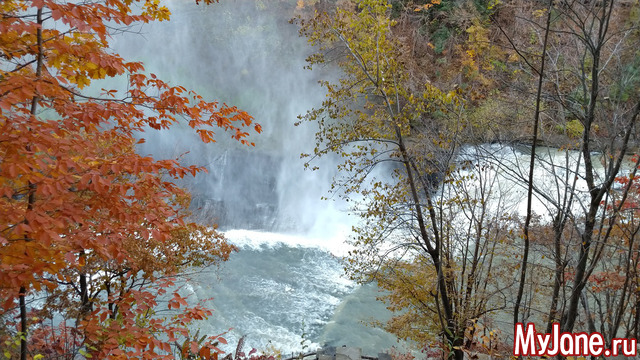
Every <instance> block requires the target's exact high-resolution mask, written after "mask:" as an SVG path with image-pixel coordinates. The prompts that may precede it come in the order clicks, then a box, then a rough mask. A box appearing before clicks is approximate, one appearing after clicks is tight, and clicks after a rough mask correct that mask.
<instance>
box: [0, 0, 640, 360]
mask: <svg viewBox="0 0 640 360" xmlns="http://www.w3.org/2000/svg"><path fill="white" fill-rule="evenodd" d="M225 1H230V0H225ZM223 2H224V1H223ZM241 2H242V3H245V2H248V3H255V6H256V8H260V9H272V10H273V11H276V12H283V13H285V14H286V15H287V16H288V17H290V18H291V24H293V25H291V26H295V27H296V29H298V30H299V34H300V36H301V37H302V38H304V39H306V41H308V43H309V44H310V46H311V49H312V50H311V53H310V54H309V55H308V57H307V66H306V67H307V68H308V69H309V71H311V72H314V73H315V74H318V75H317V76H318V77H319V79H320V80H319V84H318V86H319V87H321V88H322V91H323V92H324V94H325V96H324V100H323V101H322V102H321V103H318V104H316V105H314V106H313V107H312V108H309V109H307V111H306V112H305V113H302V114H300V115H299V116H298V119H297V122H295V125H296V126H299V127H303V126H308V125H312V126H313V128H314V129H315V131H316V132H315V143H314V144H313V145H312V146H311V148H309V150H308V151H307V152H305V153H303V154H301V157H302V159H303V160H304V167H306V168H307V170H308V171H310V172H313V171H316V170H317V169H318V168H319V167H322V166H326V165H327V162H322V159H327V158H329V159H338V160H337V161H335V169H334V170H335V174H336V175H335V176H334V177H333V179H332V181H331V183H330V184H327V185H329V186H330V189H331V190H330V191H329V193H328V194H326V197H327V198H328V199H341V201H344V202H345V203H348V204H350V209H349V210H350V213H351V214H353V215H355V216H356V217H357V218H358V220H359V221H358V224H357V225H355V226H353V228H352V231H351V233H350V234H349V236H348V239H347V244H346V245H345V246H348V247H349V249H350V251H349V252H348V254H346V255H345V257H344V259H343V264H344V271H345V274H346V276H347V277H348V278H349V279H351V280H352V281H355V282H357V283H362V284H369V283H373V284H376V285H377V286H378V287H379V288H380V289H381V290H384V292H382V293H381V295H380V300H381V301H383V302H384V303H385V304H386V306H387V308H388V309H389V310H391V311H392V313H393V316H392V317H391V319H390V320H388V321H380V322H377V323H376V324H373V325H374V326H379V327H381V328H383V329H385V330H386V331H388V332H389V333H391V334H393V335H394V336H395V337H397V338H398V339H400V340H405V341H407V342H408V343H410V344H413V346H414V347H415V350H416V353H415V356H418V357H420V356H422V357H424V358H438V359H440V358H447V359H456V360H462V359H464V358H471V359H473V358H478V357H479V356H490V357H491V358H511V357H514V356H516V355H518V354H514V346H515V345H514V341H515V339H514V337H515V335H514V334H515V332H516V331H515V329H516V328H517V325H518V324H535V327H536V328H537V329H538V332H539V333H552V331H556V332H558V331H559V332H562V333H574V334H577V333H589V334H594V333H598V334H600V335H601V336H602V339H603V341H604V344H611V343H613V341H614V340H615V339H622V338H625V339H637V338H638V337H639V335H640V253H639V244H638V243H636V242H635V240H636V238H637V237H638V233H639V232H640V212H638V201H640V184H638V182H637V176H636V173H637V171H638V168H639V166H640V156H638V155H639V154H637V153H638V151H639V150H638V149H639V141H640V139H639V138H638V136H639V135H640V133H639V130H640V129H638V128H637V127H636V124H637V120H638V116H639V114H640V54H638V52H639V51H640V48H638V46H637V44H639V43H640V4H639V3H638V1H631V0H619V1H614V0H600V1H585V0H562V1H553V0H548V1H543V0H536V1H527V2H521V1H515V0H431V1H427V0H416V1H411V0H337V1H334V0H297V1H294V0H277V1H276V0H274V1H264V0H262V1H261V0H242V1H241ZM167 3H169V2H167ZM195 3H198V6H200V7H216V6H220V4H217V1H213V0H195ZM0 13H1V14H2V17H1V18H0V49H1V52H0V62H1V64H2V65H1V66H0V128H1V131H0V159H1V160H0V349H2V351H1V352H0V356H3V357H4V358H6V359H20V360H27V359H33V360H43V359H76V358H92V359H202V360H208V359H216V360H217V359H218V358H222V357H224V356H226V354H225V353H224V352H223V350H222V347H223V345H227V340H225V334H224V333H220V334H201V333H199V332H197V331H195V330H194V329H195V328H194V327H193V324H195V323H197V322H199V321H207V320H208V319H209V318H210V317H212V316H217V315H216V314H215V313H213V312H212V309H210V308H209V307H208V306H207V304H206V302H193V301H191V300H190V299H188V298H187V297H186V296H184V293H183V292H181V291H180V286H179V285H177V284H178V283H179V277H180V276H181V274H184V273H187V272H190V271H192V270H193V269H194V268H203V267H207V266H213V267H216V266H222V264H223V263H224V262H225V261H227V260H228V259H229V257H230V256H232V253H233V252H235V251H236V250H238V249H237V247H236V246H235V245H233V244H232V243H230V242H229V241H227V239H226V238H225V236H224V234H223V232H222V231H219V230H218V229H217V227H216V225H215V224H212V223H202V222H198V221H196V219H198V216H197V214H195V216H194V214H193V213H192V212H195V211H197V209H196V210H194V208H193V207H190V206H189V204H190V201H191V196H190V194H189V191H188V189H185V188H183V187H182V184H185V182H184V179H186V178H190V177H198V176H203V175H204V173H205V172H207V169H206V168H205V167H204V166H199V165H191V164H185V163H184V162H182V161H181V159H180V158H179V157H178V158H175V159H156V158H154V157H152V156H148V155H142V154H141V153H139V151H138V149H140V147H141V146H143V145H144V143H145V137H146V134H149V133H153V132H157V131H168V132H169V133H171V132H175V131H177V129H180V131H184V130H185V129H187V130H188V131H189V132H190V133H191V134H192V135H193V136H194V137H195V138H197V139H198V141H201V142H202V143H204V144H213V143H216V142H222V139H225V140H224V142H222V143H223V144H224V146H235V147H239V148H242V149H246V150H247V151H248V152H249V153H251V151H254V149H255V148H256V143H257V142H258V141H259V139H260V137H261V136H263V135H264V134H261V133H262V129H263V128H262V124H260V122H259V121H257V120H256V119H258V118H259V116H260V114H251V113H249V112H247V111H244V110H242V109H240V108H238V107H236V106H233V105H228V104H226V103H225V102H223V101H219V100H212V99H209V98H208V96H203V95H201V94H199V93H198V92H196V91H194V90H190V89H188V88H186V87H184V86H182V85H180V84H173V83H171V82H169V81H163V80H162V79H161V78H160V76H157V75H156V74H153V73H149V72H147V71H146V70H145V65H144V64H143V63H142V62H140V61H134V60H130V59H127V58H125V57H122V56H120V55H119V54H118V53H116V52H115V51H114V50H113V46H112V43H113V42H114V41H115V40H114V39H116V38H117V37H118V36H122V34H125V33H128V32H133V31H132V29H134V26H135V25H136V24H146V23H149V22H162V21H171V20H170V17H171V12H170V11H169V9H168V8H167V7H166V4H163V3H162V2H161V1H159V0H145V1H142V0H104V1H84V0H82V1H61V0H4V1H2V2H0ZM109 79H121V80H123V81H124V82H125V83H126V84H125V86H124V88H111V87H110V86H111V84H112V83H110V82H109V81H108V80H109ZM238 81H240V79H238ZM291 125H294V124H291ZM229 142H231V143H233V144H232V145H228V143H229ZM296 155H297V154H296ZM256 156H259V155H256ZM258 159H260V158H258ZM332 161H334V160H332ZM329 163H331V162H329ZM328 201H332V200H328ZM223 331H224V330H223ZM240 341H241V342H242V340H240ZM232 345H235V344H232ZM543 347H544V345H543ZM633 347H634V348H633V349H627V348H625V347H624V346H622V347H621V348H620V349H611V350H612V351H613V353H616V351H619V352H620V354H624V355H636V352H637V349H636V343H635V342H633ZM241 348H242V344H238V349H241ZM258 350H259V352H256V353H254V352H251V353H249V354H247V355H246V356H245V355H244V354H243V353H240V354H239V351H236V359H239V358H243V359H244V358H250V359H254V360H256V359H258V358H261V359H265V358H267V357H269V356H272V355H273V356H277V355H278V354H277V351H272V352H273V354H271V353H269V351H268V349H258ZM420 350H421V351H420ZM607 351H609V350H607ZM608 354H611V352H610V353H605V352H601V353H598V354H591V355H594V357H596V358H598V357H604V356H608ZM525 355H526V354H525ZM530 355H531V354H530ZM586 355H587V354H584V353H579V352H578V351H577V350H576V352H575V353H566V354H564V353H562V354H558V357H559V358H565V357H566V358H572V357H573V358H580V356H582V357H584V356H586ZM411 356H414V355H411ZM554 356H555V355H554ZM399 358H400V357H399Z"/></svg>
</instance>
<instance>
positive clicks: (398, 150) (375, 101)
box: [301, 0, 513, 359]
mask: <svg viewBox="0 0 640 360" xmlns="http://www.w3.org/2000/svg"><path fill="white" fill-rule="evenodd" d="M432 3H434V4H435V3H439V1H433V2H432ZM390 13H391V5H390V4H388V2H387V1H379V0H377V1H376V0H360V1H354V2H343V5H342V6H339V7H338V8H337V9H336V11H335V13H331V14H329V13H316V15H315V16H313V17H311V18H308V19H303V20H301V26H302V34H303V35H305V36H307V37H308V38H309V41H310V42H311V43H312V44H313V45H316V46H318V48H319V52H318V53H316V54H314V55H312V56H311V57H310V58H309V62H310V64H311V65H312V66H313V65H318V64H322V63H332V64H338V65H339V66H340V69H341V71H342V73H343V75H342V76H341V77H340V79H338V80H337V81H335V82H331V81H324V82H322V85H324V87H325V88H326V89H327V99H326V101H325V102H324V103H323V104H322V106H321V107H319V108H317V109H314V110H312V111H310V112H309V113H307V114H306V116H304V117H303V118H304V120H307V121H316V122H317V123H318V126H319V131H318V133H317V135H316V148H315V150H314V153H313V154H312V155H313V157H317V156H323V155H326V154H329V153H337V154H339V155H340V156H341V157H342V158H343V159H344V161H343V162H342V163H341V164H340V165H338V169H339V170H340V175H341V176H338V177H337V178H336V179H334V184H333V189H334V190H335V191H337V192H339V193H340V194H341V195H342V196H345V197H346V198H347V199H348V200H350V201H355V202H356V205H355V206H354V208H353V211H354V212H356V213H357V214H359V215H360V217H361V218H362V220H363V221H362V225H360V226H358V227H357V228H355V235H354V238H353V239H352V240H353V241H352V244H353V245H354V248H355V250H353V251H352V252H351V253H350V255H349V257H348V258H347V271H348V273H349V274H350V275H351V276H352V278H354V279H357V280H359V281H363V282H368V281H378V283H379V284H381V285H382V287H384V288H388V289H389V290H391V292H392V294H391V296H390V301H391V304H392V305H391V306H392V307H395V308H396V309H397V308H399V307H402V308H409V309H410V310H409V311H414V313H420V314H421V317H420V320H419V321H420V322H419V324H418V326H421V331H428V330H429V329H434V328H437V329H438V330H439V332H440V334H442V338H443V341H442V342H441V345H442V347H443V348H444V349H445V350H446V352H447V354H448V356H449V357H451V358H456V359H462V357H463V355H464V350H465V348H468V346H470V343H471V341H472V340H471V339H473V337H474V334H473V331H471V332H470V331H468V329H469V327H470V325H471V324H472V323H473V321H474V320H476V319H478V318H480V317H481V316H484V315H485V314H487V313H490V312H492V311H495V310H496V309H499V308H504V306H505V304H504V299H502V301H501V296H502V295H501V293H502V292H503V288H502V287H503V286H504V285H500V284H499V283H498V282H497V281H496V280H497V279H498V278H500V277H501V276H500V275H499V273H500V272H501V271H502V270H503V269H504V267H503V268H498V267H496V266H494V260H495V259H498V258H500V257H505V258H507V257H508V251H509V246H508V244H509V243H510V242H511V241H513V237H512V234H511V232H510V231H509V225H510V221H511V219H508V215H505V214H504V213H505V212H506V210H504V207H501V206H496V207H494V206H491V205H490V203H489V201H488V199H489V198H490V197H494V196H495V199H498V200H497V201H498V203H499V204H502V205H504V202H502V196H501V194H502V193H503V192H501V191H500V184H499V180H498V178H497V177H496V176H495V174H494V173H493V171H492V169H491V166H488V165H487V164H484V163H482V162H478V161H476V157H475V153H474V150H469V151H468V153H467V155H468V159H467V160H463V161H460V160H459V159H458V158H457V156H458V155H459V153H460V151H461V145H463V144H464V143H465V140H464V136H463V135H462V133H463V128H464V127H463V125H462V124H463V123H464V119H465V113H466V110H465V106H466V105H465V101H466V98H465V94H464V93H463V92H462V91H460V90H456V89H455V88H454V89H452V90H450V91H444V90H441V89H440V88H438V87H437V86H435V85H433V84H431V83H430V82H425V83H421V84H419V85H417V86H416V84H415V82H414V79H410V78H409V75H408V73H409V71H407V68H406V64H407V63H408V62H409V61H410V60H409V59H408V58H407V54H408V52H407V50H408V49H406V48H405V47H403V46H402V45H401V43H400V42H399V41H398V40H397V39H396V38H394V37H393V33H392V27H393V26H394V24H395V22H394V21H393V20H391V19H390ZM473 177H477V178H478V179H479V181H480V183H481V185H480V186H479V187H478V188H473V187H469V186H467V184H468V183H469V179H471V178H473ZM441 183H444V190H443V189H442V188H440V184H441ZM420 266H429V268H428V269H424V271H422V272H420V273H419V274H415V276H407V275H406V274H407V269H411V268H413V267H420ZM425 276H426V277H428V278H427V279H425V278H424V277H425ZM426 282H427V283H431V286H422V285H424V284H425V283H426ZM507 286H510V284H507ZM407 295H408V296H409V298H408V299H404V300H402V301H399V300H398V299H399V298H403V297H404V296H407ZM427 299H428V300H427ZM394 302H395V303H394ZM413 320H416V319H413ZM394 321H395V323H394V322H392V323H390V324H389V327H388V328H389V329H396V330H397V331H395V332H396V333H397V334H399V335H400V336H402V337H408V335H407V333H408V332H409V331H410V329H411V328H412V326H416V322H413V323H412V324H408V323H406V322H405V323H402V319H401V318H395V319H394ZM422 321H424V322H422ZM429 322H431V323H429ZM429 335H430V336H429ZM437 336H438V335H437V334H433V333H432V334H428V335H425V336H423V337H418V336H416V337H415V339H418V340H424V339H426V338H429V337H430V338H431V340H435V338H436V337H437ZM409 337H411V336H409Z"/></svg>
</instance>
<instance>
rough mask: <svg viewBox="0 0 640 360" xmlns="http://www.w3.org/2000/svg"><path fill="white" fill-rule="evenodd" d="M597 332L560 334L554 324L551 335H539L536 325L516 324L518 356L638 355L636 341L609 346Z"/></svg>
mask: <svg viewBox="0 0 640 360" xmlns="http://www.w3.org/2000/svg"><path fill="white" fill-rule="evenodd" d="M608 345H609V344H605V341H604V336H602V334H600V333H598V332H594V333H591V334H587V333H584V332H580V333H568V332H560V324H559V323H554V324H553V326H552V330H551V334H544V333H538V332H537V331H536V326H535V325H534V324H531V323H529V324H527V325H526V328H525V326H524V325H523V324H522V323H518V324H516V329H515V337H514V339H513V354H514V355H515V356H556V355H561V356H618V355H624V356H636V353H637V341H636V339H612V340H611V344H610V346H608Z"/></svg>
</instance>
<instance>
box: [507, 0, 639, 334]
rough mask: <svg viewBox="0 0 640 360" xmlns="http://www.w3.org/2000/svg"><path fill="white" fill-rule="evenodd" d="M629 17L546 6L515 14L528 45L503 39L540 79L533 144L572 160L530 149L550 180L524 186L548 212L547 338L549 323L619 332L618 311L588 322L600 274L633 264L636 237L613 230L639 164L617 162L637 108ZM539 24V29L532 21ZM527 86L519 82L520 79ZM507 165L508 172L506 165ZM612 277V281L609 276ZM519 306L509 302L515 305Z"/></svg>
mask: <svg viewBox="0 0 640 360" xmlns="http://www.w3.org/2000/svg"><path fill="white" fill-rule="evenodd" d="M637 12H638V8H637V5H634V4H629V3H622V2H620V3H617V2H613V1H604V2H598V3H583V2H579V1H571V2H565V3H562V4H557V3H550V4H548V5H547V7H545V8H540V9H533V11H532V14H533V15H534V16H531V15H532V14H529V18H528V19H526V20H525V17H517V18H519V19H520V21H522V23H520V24H519V25H525V24H527V26H523V27H524V28H527V29H528V31H530V32H531V33H533V34H536V35H535V36H532V37H533V38H534V41H531V40H530V39H524V38H523V37H522V35H523V34H525V33H526V32H522V31H521V30H520V31H515V29H513V28H512V29H511V32H510V33H509V35H508V36H509V43H510V44H511V45H512V46H513V49H514V50H515V51H516V52H517V54H518V55H519V56H520V57H521V59H522V65H523V68H525V69H527V70H526V72H528V74H533V75H534V76H535V77H536V78H538V79H539V80H540V82H539V87H538V89H539V91H538V92H537V95H536V99H537V102H538V104H540V102H542V107H541V108H542V109H543V110H541V111H536V114H540V113H542V115H541V116H540V117H536V119H535V122H534V123H535V124H538V123H539V125H540V136H539V137H538V139H539V140H540V141H541V142H543V143H546V144H553V145H556V146H560V147H562V148H566V149H572V150H574V151H575V154H577V155H575V156H572V155H570V154H569V153H568V152H567V153H565V156H563V157H559V158H558V157H555V156H553V155H552V154H551V153H552V152H551V151H544V152H540V153H536V152H535V147H534V151H533V154H532V158H531V159H532V162H531V166H532V167H531V169H533V167H534V165H535V167H536V168H538V169H542V171H544V172H546V173H547V174H552V176H553V178H554V180H553V181H552V184H551V187H550V188H549V187H548V188H546V189H545V188H543V186H541V184H537V185H532V186H533V187H532V188H531V190H532V191H534V192H535V193H536V196H537V197H538V198H539V199H541V200H542V201H543V203H545V204H546V208H547V210H548V213H547V214H544V215H545V216H546V217H547V219H548V221H549V224H550V226H551V228H552V229H553V242H552V245H551V247H550V254H551V256H550V258H551V259H553V262H554V263H553V264H550V268H551V269H552V273H553V279H554V282H553V286H552V288H553V290H552V292H551V293H544V295H542V296H543V297H544V298H545V300H544V301H542V302H541V305H540V306H541V308H540V309H539V310H542V309H544V310H542V311H543V312H546V313H547V316H546V319H545V320H546V322H547V330H548V331H550V329H551V324H552V323H553V322H560V324H561V330H562V331H566V332H571V331H573V330H574V328H575V327H576V326H581V327H583V328H588V329H589V330H591V331H594V329H597V330H598V331H601V332H602V333H603V334H604V336H605V338H606V339H611V338H614V337H616V334H617V332H618V330H619V329H620V328H621V327H620V316H621V315H620V314H621V313H622V312H623V311H621V309H622V308H617V309H614V307H610V308H609V310H611V311H601V313H600V314H601V315H602V314H604V313H608V314H610V315H611V317H613V318H615V320H612V319H608V318H607V316H604V315H602V316H601V319H600V320H601V323H600V324H598V322H597V321H595V319H596V317H595V316H594V315H595V314H594V312H593V307H594V306H595V305H596V304H599V306H600V310H603V309H604V308H605V307H603V306H602V304H603V303H604V301H603V294H602V293H601V292H599V291H589V288H592V289H593V288H594V287H595V288H602V280H601V277H602V274H604V273H608V272H610V273H611V274H613V272H615V271H616V270H614V269H618V270H619V271H622V270H621V269H626V268H627V267H628V266H629V264H630V262H631V261H632V260H633V259H632V257H631V253H632V250H631V249H632V246H633V243H634V239H633V238H634V237H635V233H634V232H633V231H631V230H627V231H626V235H625V236H623V237H622V239H621V238H620V237H619V235H620V233H619V232H618V230H619V227H620V226H622V227H624V228H627V226H628V225H631V224H625V222H626V221H627V220H624V219H627V218H628V215H627V214H625V212H624V211H623V209H624V208H625V207H626V206H625V205H624V204H625V202H626V201H628V200H629V195H630V194H629V191H630V190H631V189H632V188H633V186H632V185H631V184H632V183H634V181H635V180H634V178H635V173H636V172H637V166H638V163H637V162H635V163H634V164H631V163H628V161H627V158H626V157H627V155H628V153H629V152H630V150H631V149H632V148H633V147H635V146H636V142H637V140H636V139H635V136H636V135H635V134H636V132H637V121H638V115H639V111H640V102H639V98H638V96H637V95H638V94H637V93H634V92H633V91H629V90H630V87H633V86H636V84H637V76H636V74H637V72H636V69H637V65H636V61H635V60H634V57H635V54H636V52H637V49H636V48H635V44H636V42H637V35H638V28H637V16H638V15H637ZM543 14H544V15H546V16H541V15H543ZM544 19H546V26H545V25H543V24H541V23H539V22H541V21H544ZM498 24H499V23H498ZM499 25H502V24H499ZM505 35H506V33H505ZM543 35H544V36H543ZM547 38H548V42H547ZM538 39H539V41H538ZM543 39H544V41H543ZM538 64H547V65H548V66H542V65H538ZM525 79H526V80H525ZM530 79H531V77H529V76H523V77H522V80H524V81H528V80H530ZM514 83H515V84H517V85H516V86H518V85H523V84H522V83H518V82H517V81H515V82H514ZM632 84H633V85H632ZM521 89H526V90H525V92H523V93H520V94H521V95H522V97H523V98H529V97H528V96H527V95H526V92H528V93H529V94H533V93H535V91H531V90H530V89H528V88H527V87H526V86H524V87H522V88H521ZM540 90H542V91H540ZM622 94H624V95H622ZM558 133H562V136H560V137H559V136H558ZM534 134H535V133H534ZM536 136H537V134H536ZM594 152H598V153H599V155H598V156H595V155H594ZM625 163H626V165H625ZM507 167H510V168H511V169H513V168H514V166H513V165H512V164H509V165H507ZM516 172H517V171H515V172H513V173H512V174H513V176H514V178H515V179H519V180H517V181H523V180H524V181H525V182H528V183H529V184H532V183H533V181H532V174H533V172H531V173H530V175H529V179H523V178H522V177H521V176H519V175H518V174H515V173H516ZM626 173H630V175H629V176H630V179H631V180H630V181H628V182H626V183H625V186H622V185H616V178H618V177H619V176H620V175H622V174H626ZM621 221H622V222H623V223H622V224H621V223H620V222H621ZM630 229H633V227H632V226H631V227H630ZM616 234H617V235H616ZM614 239H618V240H619V241H620V242H621V243H622V244H624V246H623V248H622V249H624V247H627V246H629V247H628V248H627V250H626V251H621V248H620V247H619V245H620V243H619V242H617V241H614ZM625 259H626V260H625ZM525 261H526V260H525ZM522 274H523V277H522V279H521V285H522V284H524V283H525V282H526V280H525V277H524V271H523V273H522ZM616 277H617V276H613V275H612V279H613V278H616ZM618 280H619V279H618ZM594 282H595V283H594ZM622 283H623V284H624V285H623V286H621V287H620V288H621V289H622V291H621V292H620V293H619V295H620V299H624V298H625V297H626V296H628V290H627V289H628V279H625V280H624V281H622ZM610 284H611V291H610V292H609V293H608V295H607V296H609V295H613V294H616V293H617V290H616V287H618V286H617V285H614V282H611V283H610ZM532 290H533V289H531V290H530V294H532ZM533 298H535V296H533V295H531V296H529V299H533ZM546 299H549V300H550V301H549V302H547V301H546ZM624 303H625V300H621V304H624ZM519 305H520V304H519V302H517V303H516V307H517V306H519ZM547 305H549V306H548V307H547ZM534 306H535V305H534V304H533V303H531V302H530V303H529V304H527V307H528V308H530V309H531V308H532V307H534ZM546 309H550V310H549V311H547V310H546ZM614 313H617V314H618V315H613V314H614ZM525 320H527V321H529V320H537V319H528V318H526V317H522V318H520V319H518V318H517V314H516V318H514V321H525ZM605 323H609V324H607V325H606V326H605ZM614 323H617V324H616V325H614ZM610 325H611V326H610ZM629 326H630V324H627V326H626V328H629Z"/></svg>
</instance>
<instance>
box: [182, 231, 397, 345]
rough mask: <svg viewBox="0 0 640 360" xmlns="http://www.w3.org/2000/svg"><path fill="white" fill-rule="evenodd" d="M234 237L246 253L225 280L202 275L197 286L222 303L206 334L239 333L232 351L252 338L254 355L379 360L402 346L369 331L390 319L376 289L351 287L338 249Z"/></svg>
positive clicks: (251, 234) (249, 234)
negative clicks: (323, 349) (354, 353)
mask: <svg viewBox="0 0 640 360" xmlns="http://www.w3.org/2000/svg"><path fill="white" fill-rule="evenodd" d="M226 235H227V237H228V238H229V239H230V240H231V241H232V242H234V243H236V244H238V245H239V246H240V249H241V250H240V251H239V252H238V253H237V254H235V255H234V256H233V257H232V259H231V260H230V261H229V262H228V263H227V264H225V266H224V268H223V270H222V272H221V273H219V274H218V273H211V274H207V273H205V274H202V275H200V276H198V281H197V282H195V283H194V284H193V288H192V291H193V292H195V295H196V296H197V298H200V299H203V298H207V297H209V296H212V295H213V296H214V297H215V299H214V300H213V301H212V305H213V308H214V309H215V314H214V316H213V317H212V320H213V321H212V322H211V323H209V324H203V326H202V330H205V331H206V332H208V333H211V332H212V331H214V332H215V331H216V329H226V328H230V327H233V330H232V331H231V332H230V333H229V334H227V336H226V337H227V338H228V339H229V340H230V343H236V341H237V340H238V338H239V337H240V336H242V335H246V336H247V340H246V342H247V347H255V348H257V349H269V348H270V347H272V348H273V349H279V350H281V351H283V352H284V353H288V352H298V351H303V350H310V349H316V348H318V347H320V346H324V345H333V346H340V345H349V346H357V347H362V348H363V350H364V352H365V353H369V354H376V353H377V352H378V351H381V350H383V349H388V348H389V347H391V346H393V345H396V343H395V339H394V338H393V337H392V336H391V335H390V334H388V333H386V332H384V331H382V330H380V329H376V328H373V327H370V326H366V325H365V323H368V322H370V321H371V320H372V319H374V318H377V319H384V318H385V317H387V316H388V314H387V312H386V310H385V309H384V306H383V305H382V304H381V303H380V302H377V301H376V300H375V297H376V296H377V295H379V294H378V293H377V290H376V288H375V287H373V286H364V287H362V286H356V285H355V284H354V283H352V282H351V281H349V280H346V279H345V278H344V277H343V272H342V267H341V265H340V263H339V260H338V259H337V258H336V257H335V256H334V255H333V254H332V252H331V251H330V249H327V248H325V247H323V246H317V244H313V241H311V242H310V243H309V242H307V240H309V239H308V238H304V237H297V236H291V235H282V234H277V233H261V232H255V231H244V230H234V231H229V232H227V234H226ZM217 275H220V280H218V279H217V278H216V276H217Z"/></svg>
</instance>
